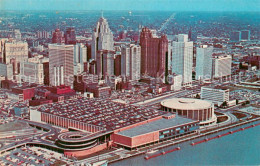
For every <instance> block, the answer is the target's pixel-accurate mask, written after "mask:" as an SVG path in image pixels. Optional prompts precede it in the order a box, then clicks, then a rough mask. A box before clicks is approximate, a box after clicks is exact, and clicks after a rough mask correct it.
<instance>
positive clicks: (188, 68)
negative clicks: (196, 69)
mask: <svg viewBox="0 0 260 166" xmlns="http://www.w3.org/2000/svg"><path fill="white" fill-rule="evenodd" d="M192 65H193V42H189V41H188V35H186V34H179V35H178V41H177V42H176V41H173V42H172V73H175V74H179V75H182V78H183V84H190V83H191V82H192Z"/></svg>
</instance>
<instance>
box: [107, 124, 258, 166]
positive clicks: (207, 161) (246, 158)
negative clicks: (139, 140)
mask: <svg viewBox="0 0 260 166" xmlns="http://www.w3.org/2000/svg"><path fill="white" fill-rule="evenodd" d="M258 123H259V122H258ZM246 126H248V125H246ZM232 130H234V129H232ZM228 131H229V130H228ZM226 132H227V131H225V132H222V133H226ZM215 135H216V134H215ZM213 136H214V135H213ZM209 137H211V136H209ZM198 140H201V138H200V139H198ZM190 143H191V142H186V143H183V144H180V147H181V150H179V151H175V152H172V153H168V154H166V155H163V156H159V157H156V158H153V159H150V160H145V159H144V155H140V156H136V157H132V158H128V159H125V160H121V161H118V162H115V163H112V164H110V165H111V166H121V165H123V166H125V165H127V166H131V165H132V166H136V165H137V166H139V165H142V166H143V165H149V166H155V165H156V166H158V165H159V166H160V165H164V166H168V165H169V166H175V165H260V126H257V127H253V128H250V129H247V130H244V131H240V132H237V133H234V134H231V135H227V136H224V137H221V138H218V139H214V140H211V141H209V142H207V143H202V144H198V145H196V146H191V145H189V144H190ZM174 147H177V146H172V147H168V148H166V149H172V148H174Z"/></svg>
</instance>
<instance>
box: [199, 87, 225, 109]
mask: <svg viewBox="0 0 260 166" xmlns="http://www.w3.org/2000/svg"><path fill="white" fill-rule="evenodd" d="M201 99H205V100H209V101H211V102H213V103H214V104H217V105H221V104H222V103H223V102H225V101H226V102H229V89H216V88H209V87H201Z"/></svg>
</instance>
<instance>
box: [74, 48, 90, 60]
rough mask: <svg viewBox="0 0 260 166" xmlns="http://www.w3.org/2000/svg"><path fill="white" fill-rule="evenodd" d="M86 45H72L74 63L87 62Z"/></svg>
mask: <svg viewBox="0 0 260 166" xmlns="http://www.w3.org/2000/svg"><path fill="white" fill-rule="evenodd" d="M87 61H88V60H87V47H86V46H85V45H84V44H82V43H77V44H76V45H75V46H74V63H81V64H83V63H84V62H87Z"/></svg>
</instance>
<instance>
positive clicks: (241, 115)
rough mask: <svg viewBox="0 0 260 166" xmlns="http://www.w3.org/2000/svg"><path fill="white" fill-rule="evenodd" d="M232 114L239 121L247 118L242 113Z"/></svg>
mask: <svg viewBox="0 0 260 166" xmlns="http://www.w3.org/2000/svg"><path fill="white" fill-rule="evenodd" d="M232 114H233V115H235V116H236V117H237V118H238V119H241V118H244V117H246V114H243V113H240V112H233V113H232Z"/></svg>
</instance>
